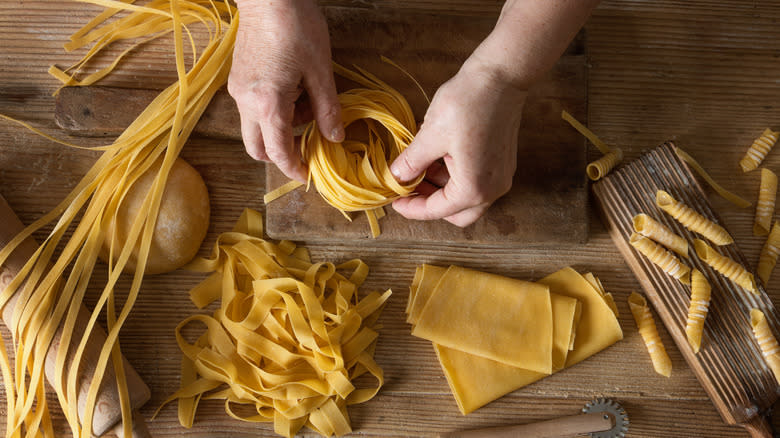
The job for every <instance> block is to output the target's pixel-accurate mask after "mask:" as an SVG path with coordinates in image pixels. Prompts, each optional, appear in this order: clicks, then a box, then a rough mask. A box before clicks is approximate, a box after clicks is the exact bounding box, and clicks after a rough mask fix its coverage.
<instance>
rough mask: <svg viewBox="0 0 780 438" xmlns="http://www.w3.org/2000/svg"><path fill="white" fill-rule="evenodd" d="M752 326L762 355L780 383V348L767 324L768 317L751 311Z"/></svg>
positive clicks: (759, 312) (755, 310)
mask: <svg viewBox="0 0 780 438" xmlns="http://www.w3.org/2000/svg"><path fill="white" fill-rule="evenodd" d="M750 325H751V326H752V327H753V335H754V336H755V337H756V342H758V346H759V347H760V348H761V354H762V355H763V356H764V359H765V360H766V363H767V365H769V368H770V369H771V370H772V373H773V374H774V375H775V379H777V382H778V383H780V346H778V344H777V338H775V335H774V334H773V333H772V330H771V329H770V328H769V324H768V323H767V322H766V316H765V315H764V313H763V312H761V311H760V310H758V309H753V310H751V311H750Z"/></svg>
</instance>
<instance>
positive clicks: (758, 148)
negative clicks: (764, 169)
mask: <svg viewBox="0 0 780 438" xmlns="http://www.w3.org/2000/svg"><path fill="white" fill-rule="evenodd" d="M778 136H780V133H779V132H775V131H772V130H771V129H769V128H766V129H764V132H762V133H761V136H760V137H758V138H757V139H755V140H754V141H753V144H752V145H750V147H749V148H748V150H747V151H746V152H745V156H744V157H742V159H741V160H739V165H740V167H742V171H743V172H749V171H751V170H754V169H756V168H757V167H758V166H759V164H761V162H762V161H764V158H766V156H767V154H768V153H769V151H770V150H772V147H773V146H774V145H775V143H777V138H778Z"/></svg>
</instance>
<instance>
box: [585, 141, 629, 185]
mask: <svg viewBox="0 0 780 438" xmlns="http://www.w3.org/2000/svg"><path fill="white" fill-rule="evenodd" d="M621 161H623V151H622V150H621V149H619V148H615V149H613V150H611V151H609V152H607V153H606V154H605V155H604V156H603V157H601V158H599V159H598V160H596V161H593V162H591V163H588V166H587V167H586V168H585V172H586V173H587V174H588V178H590V179H591V181H598V180H600V179H601V178H603V177H605V176H606V175H607V174H608V173H609V172H610V171H611V170H612V169H613V168H614V167H615V166H617V165H618V163H620V162H621Z"/></svg>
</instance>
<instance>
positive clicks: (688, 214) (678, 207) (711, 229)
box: [655, 190, 734, 245]
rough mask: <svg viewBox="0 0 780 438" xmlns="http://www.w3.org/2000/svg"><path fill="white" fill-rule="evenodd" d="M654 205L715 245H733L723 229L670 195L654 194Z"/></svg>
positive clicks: (664, 192)
mask: <svg viewBox="0 0 780 438" xmlns="http://www.w3.org/2000/svg"><path fill="white" fill-rule="evenodd" d="M655 204H656V205H657V206H658V207H659V208H660V209H661V210H663V211H665V212H666V213H668V214H669V215H670V216H672V217H673V218H675V219H677V221H678V222H680V223H681V224H682V225H683V226H685V228H687V229H689V230H691V231H693V232H695V233H699V234H701V235H702V236H704V237H706V238H707V239H709V240H710V241H711V242H712V243H714V244H716V245H729V244H731V243H734V239H733V238H732V237H731V235H730V234H729V233H728V231H726V229H725V228H723V227H721V226H720V225H718V224H716V223H714V222H712V221H711V220H709V219H707V218H706V217H704V216H702V215H701V214H699V213H697V212H696V211H694V210H693V209H692V208H690V207H688V206H687V205H685V204H684V203H682V202H680V201H678V200H676V199H674V197H672V195H670V194H669V193H667V192H666V191H664V190H659V191H657V192H656V195H655Z"/></svg>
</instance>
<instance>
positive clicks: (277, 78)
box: [228, 0, 344, 181]
mask: <svg viewBox="0 0 780 438" xmlns="http://www.w3.org/2000/svg"><path fill="white" fill-rule="evenodd" d="M238 8H239V14H240V18H239V19H240V21H239V27H238V34H237V36H236V45H235V49H234V52H233V65H232V68H231V71H230V77H229V79H228V91H229V92H230V95H231V96H233V98H234V99H235V101H236V104H237V105H238V110H239V113H240V114H241V135H242V137H243V139H244V145H245V147H246V151H247V153H248V154H249V155H250V156H251V157H252V158H254V159H256V160H264V161H272V162H274V163H275V164H276V165H277V166H278V167H279V169H280V170H281V171H282V172H283V173H284V174H285V175H287V176H288V177H290V178H292V179H296V180H299V181H305V180H306V176H307V174H306V168H305V165H304V164H303V162H302V161H301V154H300V149H299V148H298V147H296V146H295V145H294V143H293V119H294V114H295V112H296V111H295V110H296V106H295V104H296V100H297V99H298V98H299V97H300V95H301V93H302V92H303V91H304V90H305V91H306V92H307V93H308V97H309V100H310V102H311V112H312V115H313V118H314V120H315V121H316V122H317V124H318V126H319V129H320V132H321V133H322V135H323V136H324V137H325V138H327V139H329V140H331V141H334V142H339V141H342V140H343V138H344V127H343V124H342V122H341V107H340V105H339V102H338V98H337V95H336V86H335V83H334V80H333V68H332V66H331V53H330V40H329V36H328V26H327V23H326V22H325V17H324V16H323V15H322V12H321V11H320V10H319V8H318V6H317V2H316V1H315V0H279V1H276V2H256V1H253V0H243V1H239V2H238Z"/></svg>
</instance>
